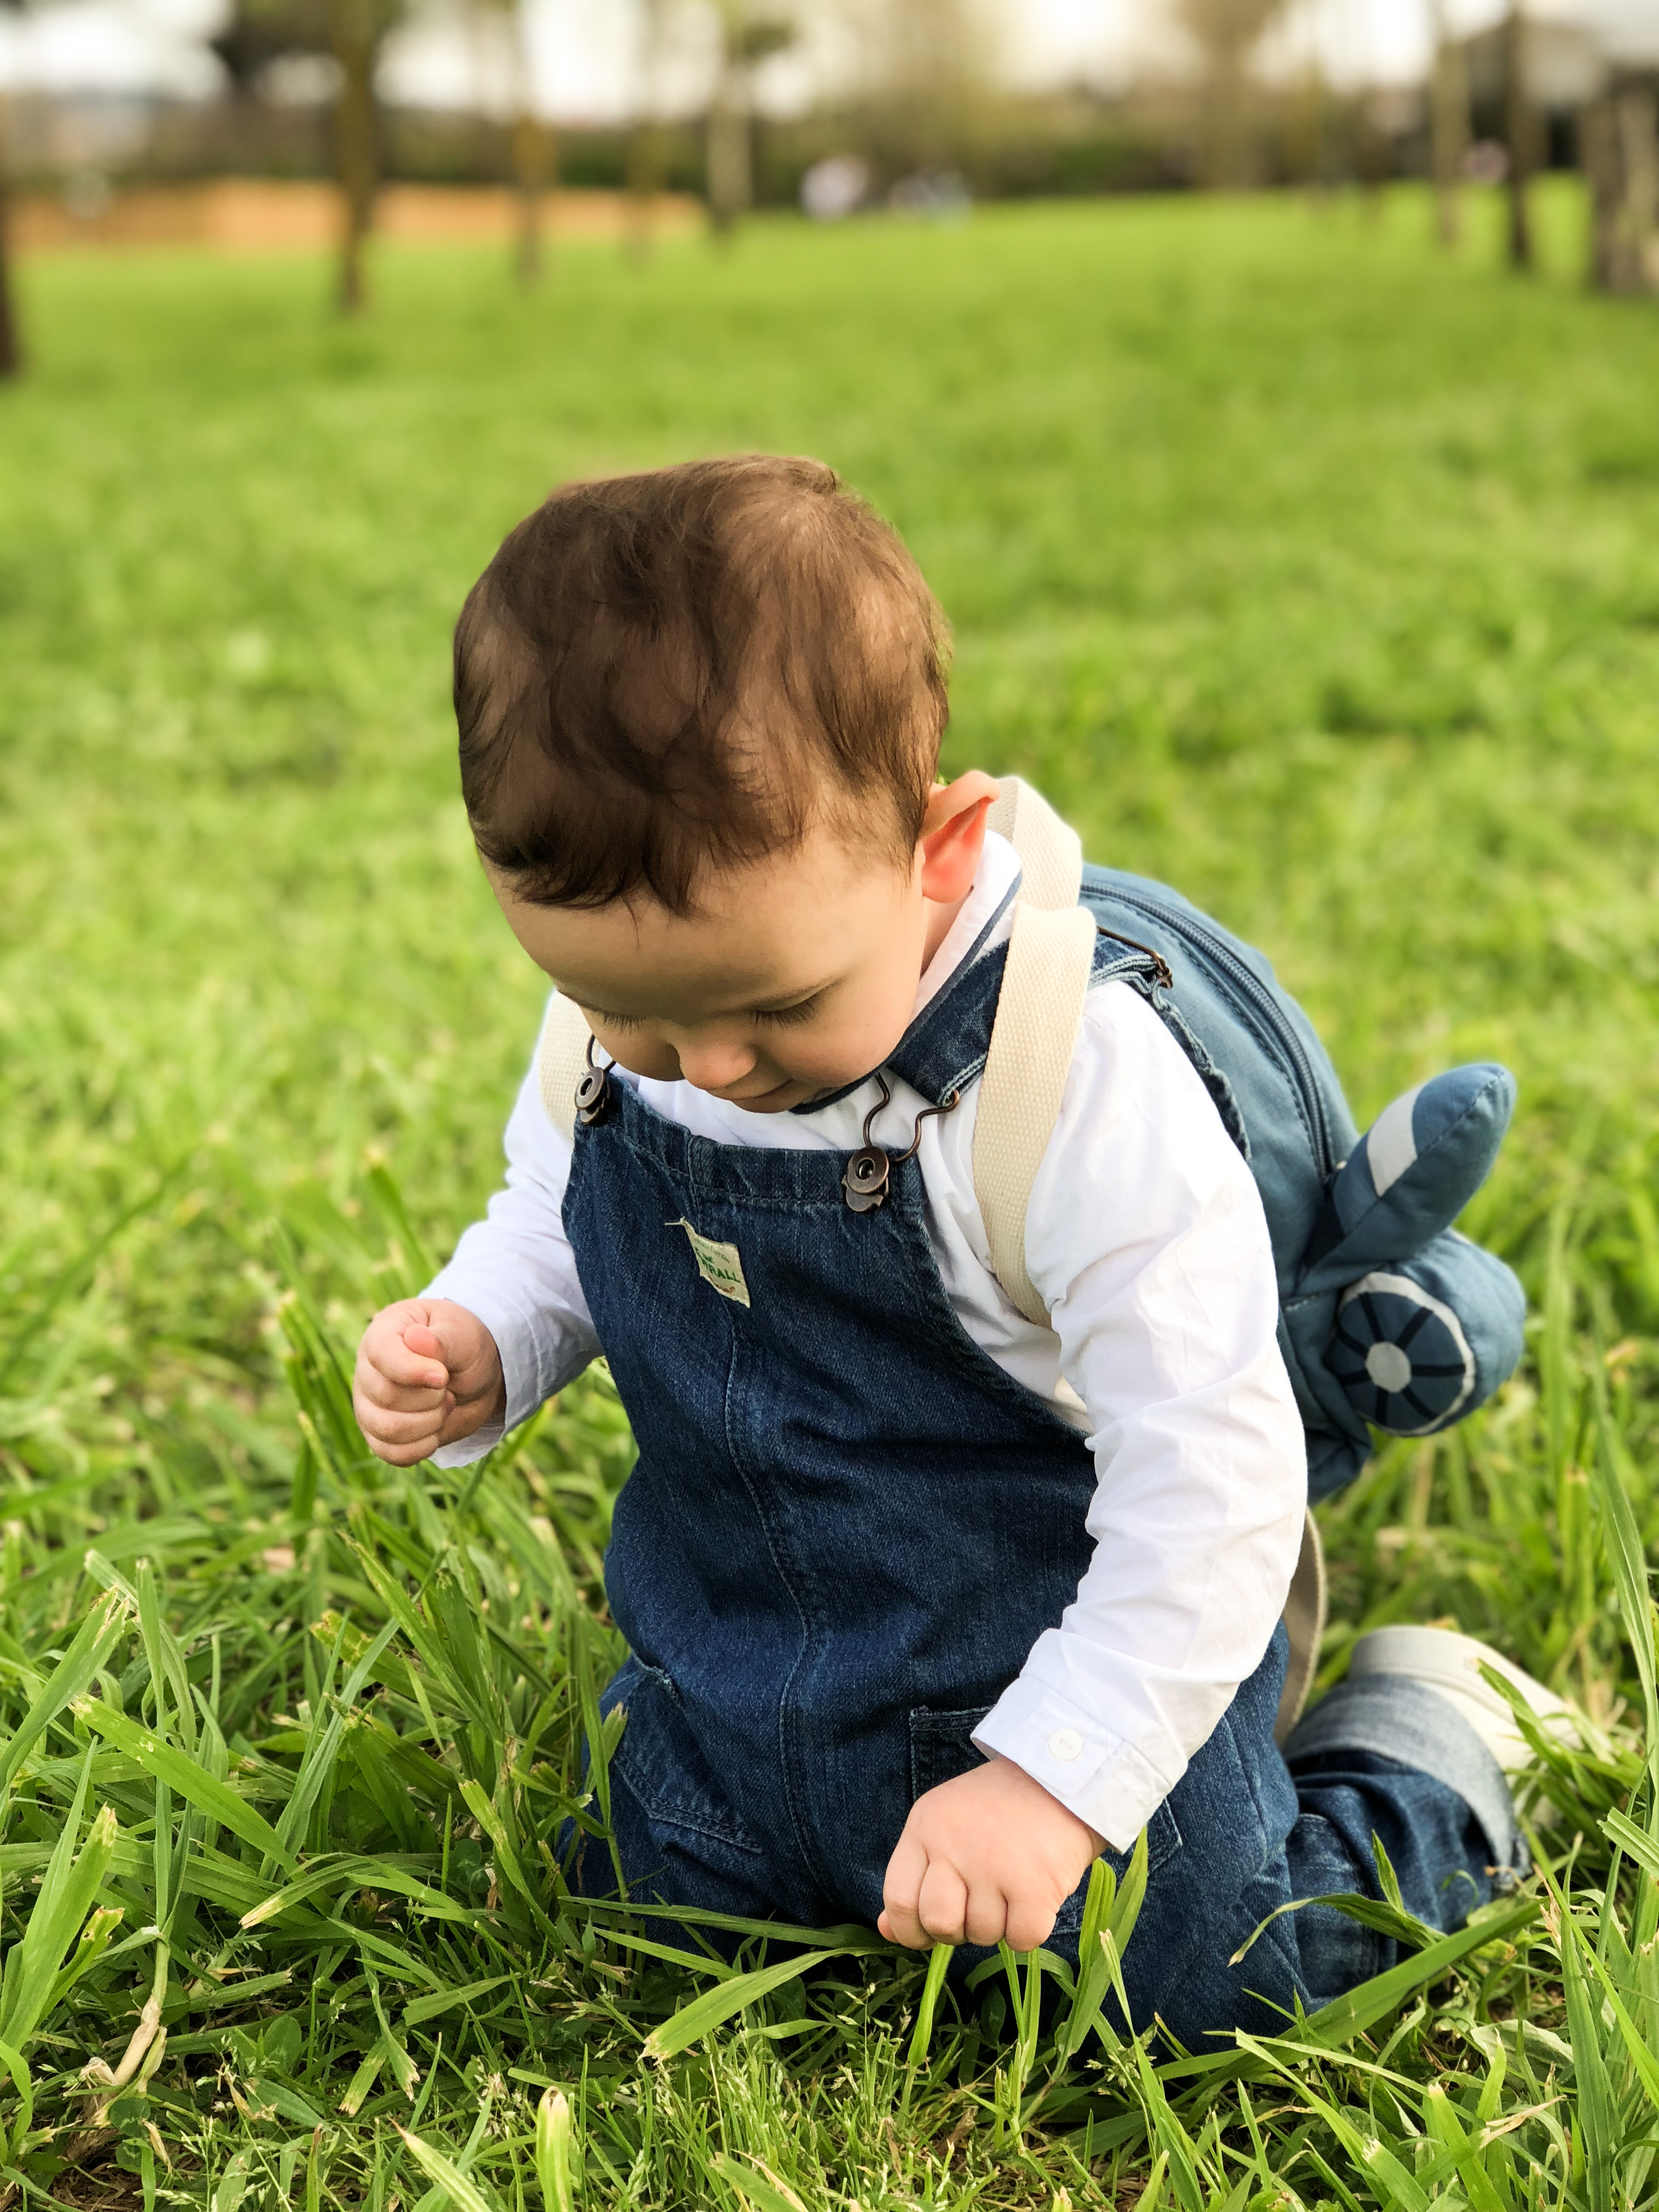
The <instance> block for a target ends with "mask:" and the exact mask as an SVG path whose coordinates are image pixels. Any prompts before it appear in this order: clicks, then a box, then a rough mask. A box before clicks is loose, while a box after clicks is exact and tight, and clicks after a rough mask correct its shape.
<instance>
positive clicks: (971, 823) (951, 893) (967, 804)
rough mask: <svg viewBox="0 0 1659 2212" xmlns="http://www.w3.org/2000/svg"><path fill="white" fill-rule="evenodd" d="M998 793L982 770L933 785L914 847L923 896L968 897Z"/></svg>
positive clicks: (941, 900)
mask: <svg viewBox="0 0 1659 2212" xmlns="http://www.w3.org/2000/svg"><path fill="white" fill-rule="evenodd" d="M1000 796H1001V791H1000V787H999V785H998V784H997V782H996V781H995V779H994V777H992V776H988V775H986V774H985V772H984V770H983V769H976V768H975V769H969V770H968V772H967V774H966V775H959V776H957V778H956V779H955V781H952V782H951V783H936V784H935V785H934V786H933V794H932V796H931V797H930V798H929V799H928V801H927V812H926V813H925V814H924V815H923V817H922V820H921V838H920V840H919V841H918V843H917V847H916V850H917V853H918V855H919V856H920V859H921V890H922V896H923V897H924V898H930V899H933V901H935V902H936V903H938V904H939V905H940V906H954V905H955V904H956V903H957V901H958V900H959V899H963V898H966V896H968V893H969V890H970V889H971V888H972V886H973V881H974V878H975V875H976V874H977V873H978V872H979V863H980V856H981V854H982V853H983V852H984V850H985V823H986V817H987V815H988V814H989V812H990V811H991V807H992V805H993V802H994V800H996V799H999V798H1000Z"/></svg>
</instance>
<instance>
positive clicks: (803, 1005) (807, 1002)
mask: <svg viewBox="0 0 1659 2212" xmlns="http://www.w3.org/2000/svg"><path fill="white" fill-rule="evenodd" d="M822 1000H823V992H822V991H815V992H814V993H813V994H812V996H811V998H810V999H803V1000H801V1002H800V1004H799V1006H774V1007H771V1008H770V1009H768V1008H766V1007H757V1008H756V1010H755V1013H754V1016H753V1018H754V1019H755V1020H756V1021H757V1022H769V1023H771V1024H774V1025H775V1027H777V1028H779V1029H788V1028H789V1027H790V1026H791V1025H792V1024H793V1023H795V1022H810V1021H811V1018H812V1017H813V1015H814V1014H815V1013H816V1012H817V1010H818V1007H819V1005H820V1003H821V1002H822Z"/></svg>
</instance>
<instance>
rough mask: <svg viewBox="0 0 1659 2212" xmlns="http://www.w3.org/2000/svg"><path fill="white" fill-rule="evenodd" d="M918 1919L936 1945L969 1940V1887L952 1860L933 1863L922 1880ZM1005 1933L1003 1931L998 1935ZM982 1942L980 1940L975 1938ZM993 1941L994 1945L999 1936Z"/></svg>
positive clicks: (917, 1906)
mask: <svg viewBox="0 0 1659 2212" xmlns="http://www.w3.org/2000/svg"><path fill="white" fill-rule="evenodd" d="M916 1917H917V1918H918V1919H919V1920H920V1921H921V1924H922V1927H923V1929H924V1930H925V1931H926V1933H927V1936H928V1938H929V1940H930V1941H932V1942H935V1943H961V1942H966V1941H967V1940H968V1937H969V1920H968V1885H967V1883H966V1882H965V1881H963V1878H962V1876H961V1875H959V1874H958V1873H957V1870H956V1869H955V1867H953V1866H952V1865H951V1862H950V1860H949V1859H933V1860H931V1861H930V1862H929V1863H928V1867H927V1873H926V1874H925V1875H923V1876H922V1882H921V1896H920V1897H919V1898H918V1899H917V1900H916ZM1001 1932H1002V1931H1001V1929H1000V1927H999V1929H998V1931H997V1933H998V1935H1000V1933H1001ZM973 1940H974V1942H979V1941H980V1940H981V1939H980V1938H979V1937H978V1936H975V1937H974V1938H973ZM991 1941H992V1942H995V1941H996V1936H993V1937H992V1938H991Z"/></svg>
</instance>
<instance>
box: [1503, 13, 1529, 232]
mask: <svg viewBox="0 0 1659 2212" xmlns="http://www.w3.org/2000/svg"><path fill="white" fill-rule="evenodd" d="M1533 120H1534V119H1533V112H1532V102H1531V100H1530V98H1529V96H1528V85H1527V18H1526V15H1525V12H1524V10H1523V9H1522V6H1521V0H1510V12H1509V14H1508V15H1506V16H1505V17H1504V144H1505V147H1506V149H1507V150H1508V153H1509V157H1510V178H1509V188H1510V266H1511V268H1515V269H1530V268H1531V267H1532V265H1533V244H1532V209H1531V204H1530V186H1531V184H1532V173H1533V169H1534V127H1533Z"/></svg>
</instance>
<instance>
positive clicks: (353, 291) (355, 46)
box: [328, 0, 380, 315]
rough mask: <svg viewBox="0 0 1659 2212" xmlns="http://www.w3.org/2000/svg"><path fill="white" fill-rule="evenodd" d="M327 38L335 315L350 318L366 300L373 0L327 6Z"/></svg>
mask: <svg viewBox="0 0 1659 2212" xmlns="http://www.w3.org/2000/svg"><path fill="white" fill-rule="evenodd" d="M328 12H329V34H330V40H331V45H332V46H333V50H334V58H335V60H336V61H337V63H338V64H339V66H340V91H339V97H338V99H337V101H336V102H335V108H334V164H335V174H336V177H337V179H338V182H339V186H340V199H341V216H342V226H341V240H340V288H339V301H340V307H341V311H342V312H343V313H345V314H348V315H355V314H356V313H358V312H359V310H360V309H361V308H362V305H363V302H364V300H365V298H366V297H367V287H366V284H365V280H364V272H363V248H364V245H365V243H366V241H367V240H368V233H369V228H370V225H371V224H372V223H373V222H374V193H375V188H376V185H378V183H379V180H380V149H379V146H378V144H377V143H376V141H377V138H378V136H379V130H378V125H379V118H378V117H377V115H376V112H375V106H374V62H375V55H376V50H377V48H378V46H379V44H380V40H379V39H378V38H377V36H376V31H377V25H376V22H375V10H374V0H329V11H328Z"/></svg>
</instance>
